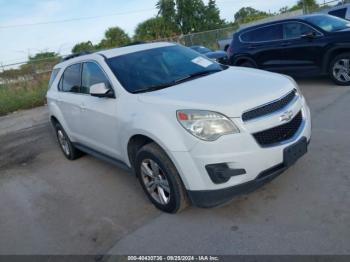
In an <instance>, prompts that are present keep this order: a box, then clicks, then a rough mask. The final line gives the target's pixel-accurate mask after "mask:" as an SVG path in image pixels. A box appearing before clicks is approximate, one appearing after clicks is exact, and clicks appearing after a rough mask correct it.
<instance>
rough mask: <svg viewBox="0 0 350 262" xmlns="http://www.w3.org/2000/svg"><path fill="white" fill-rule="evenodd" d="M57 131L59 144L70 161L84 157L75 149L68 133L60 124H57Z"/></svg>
mask: <svg viewBox="0 0 350 262" xmlns="http://www.w3.org/2000/svg"><path fill="white" fill-rule="evenodd" d="M55 130H56V136H57V141H58V144H59V146H60V148H61V150H62V152H63V154H64V156H65V157H66V158H67V159H69V160H75V159H77V158H79V157H81V156H82V152H81V151H80V150H78V149H76V148H75V147H74V145H73V144H72V142H71V141H70V139H69V137H68V136H67V133H66V132H65V131H64V129H63V127H62V126H61V125H60V124H59V123H55Z"/></svg>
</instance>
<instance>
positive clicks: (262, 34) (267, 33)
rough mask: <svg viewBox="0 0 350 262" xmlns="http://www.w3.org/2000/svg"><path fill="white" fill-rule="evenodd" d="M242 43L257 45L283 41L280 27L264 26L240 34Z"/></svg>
mask: <svg viewBox="0 0 350 262" xmlns="http://www.w3.org/2000/svg"><path fill="white" fill-rule="evenodd" d="M240 38H241V40H242V41H243V42H248V43H257V42H267V41H276V40H282V39H283V33H282V25H281V24H278V25H270V26H264V27H260V28H257V29H254V30H252V31H248V32H246V33H243V34H241V36H240Z"/></svg>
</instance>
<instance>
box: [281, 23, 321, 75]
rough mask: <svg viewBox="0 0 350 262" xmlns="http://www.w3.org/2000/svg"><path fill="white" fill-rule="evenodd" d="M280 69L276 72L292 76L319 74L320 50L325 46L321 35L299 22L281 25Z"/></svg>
mask: <svg viewBox="0 0 350 262" xmlns="http://www.w3.org/2000/svg"><path fill="white" fill-rule="evenodd" d="M283 38H284V40H283V42H282V45H283V47H282V50H281V51H282V52H281V61H280V68H279V69H278V70H276V71H278V72H281V73H292V74H293V73H294V74H298V75H300V74H312V73H315V74H319V73H320V72H321V70H322V56H323V55H322V50H323V48H324V45H325V44H326V43H325V41H324V36H323V34H322V33H320V32H318V31H316V30H315V29H313V28H312V27H310V26H309V25H306V24H304V23H301V22H287V23H283Z"/></svg>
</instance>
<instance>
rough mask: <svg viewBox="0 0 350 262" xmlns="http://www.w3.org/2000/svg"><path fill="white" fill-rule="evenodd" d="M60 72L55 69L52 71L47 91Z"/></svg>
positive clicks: (58, 69)
mask: <svg viewBox="0 0 350 262" xmlns="http://www.w3.org/2000/svg"><path fill="white" fill-rule="evenodd" d="M60 70H61V69H60V68H56V69H54V70H52V72H51V77H50V81H49V89H50V88H51V86H52V84H53V82H54V81H55V79H56V77H57V75H58V73H59V72H60Z"/></svg>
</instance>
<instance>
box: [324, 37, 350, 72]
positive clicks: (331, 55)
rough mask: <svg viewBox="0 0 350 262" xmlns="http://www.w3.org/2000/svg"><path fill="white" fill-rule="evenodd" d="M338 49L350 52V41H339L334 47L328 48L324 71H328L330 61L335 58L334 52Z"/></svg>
mask: <svg viewBox="0 0 350 262" xmlns="http://www.w3.org/2000/svg"><path fill="white" fill-rule="evenodd" d="M338 51H344V52H350V43H337V44H335V45H334V46H333V47H331V48H328V50H327V52H326V53H325V55H324V59H323V64H322V69H323V72H324V73H327V72H328V66H329V63H330V62H331V61H332V59H333V58H334V53H337V52H338Z"/></svg>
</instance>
